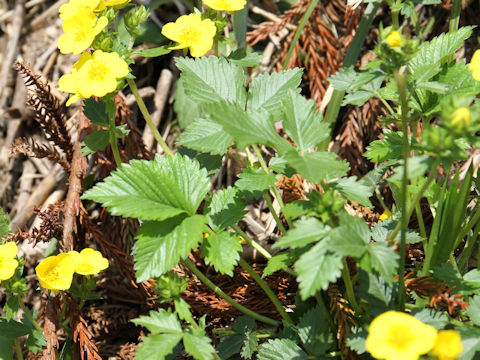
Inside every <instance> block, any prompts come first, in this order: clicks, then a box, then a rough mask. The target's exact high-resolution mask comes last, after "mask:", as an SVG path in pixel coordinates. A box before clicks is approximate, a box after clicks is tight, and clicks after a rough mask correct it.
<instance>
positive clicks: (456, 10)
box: [448, 0, 462, 32]
mask: <svg viewBox="0 0 480 360" xmlns="http://www.w3.org/2000/svg"><path fill="white" fill-rule="evenodd" d="M461 5H462V0H453V5H452V10H450V24H449V29H448V30H449V31H450V32H455V31H457V30H458V24H459V23H460V10H461Z"/></svg>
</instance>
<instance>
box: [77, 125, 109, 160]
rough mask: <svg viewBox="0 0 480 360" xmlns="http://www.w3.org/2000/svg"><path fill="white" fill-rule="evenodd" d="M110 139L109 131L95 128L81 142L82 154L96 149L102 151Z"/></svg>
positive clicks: (84, 154) (92, 152)
mask: <svg viewBox="0 0 480 360" xmlns="http://www.w3.org/2000/svg"><path fill="white" fill-rule="evenodd" d="M109 140H110V132H109V131H108V130H103V129H100V130H97V131H95V132H93V133H91V134H88V135H87V137H86V138H85V140H84V141H83V142H82V156H87V155H90V154H95V153H96V152H97V151H103V150H105V148H106V147H107V145H108V142H109Z"/></svg>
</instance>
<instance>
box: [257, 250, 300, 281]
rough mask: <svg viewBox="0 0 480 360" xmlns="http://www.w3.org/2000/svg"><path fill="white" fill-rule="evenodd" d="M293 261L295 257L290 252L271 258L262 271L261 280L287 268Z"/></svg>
mask: <svg viewBox="0 0 480 360" xmlns="http://www.w3.org/2000/svg"><path fill="white" fill-rule="evenodd" d="M294 261H295V255H294V254H293V253H291V252H281V253H278V254H276V255H274V256H272V257H271V258H270V259H269V260H268V264H267V266H266V267H265V269H263V273H262V278H264V277H266V276H269V275H271V274H273V273H274V272H277V271H279V270H282V269H285V268H288V267H289V266H290V265H291V264H292V263H293V262H294Z"/></svg>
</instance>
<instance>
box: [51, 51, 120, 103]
mask: <svg viewBox="0 0 480 360" xmlns="http://www.w3.org/2000/svg"><path fill="white" fill-rule="evenodd" d="M128 73H129V69H128V64H127V63H126V62H125V61H124V60H122V59H121V58H120V56H119V55H118V54H117V53H115V52H112V53H107V52H103V51H102V50H96V51H95V52H94V53H93V54H90V53H88V52H87V53H83V54H82V56H81V57H80V59H79V60H78V61H77V62H76V63H75V64H74V65H73V68H72V73H71V74H65V75H63V76H62V77H61V78H60V79H58V89H59V90H60V91H65V92H69V93H71V94H74V95H73V96H72V97H71V98H70V99H69V100H68V102H67V106H70V105H71V104H72V103H74V102H75V101H77V100H79V99H81V98H89V97H91V96H92V95H94V96H98V97H103V96H105V95H106V94H109V93H111V92H113V91H115V90H116V88H117V80H118V79H121V78H124V77H125V76H127V75H128Z"/></svg>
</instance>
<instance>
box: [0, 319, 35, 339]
mask: <svg viewBox="0 0 480 360" xmlns="http://www.w3.org/2000/svg"><path fill="white" fill-rule="evenodd" d="M30 330H31V329H30V328H29V327H28V326H27V325H25V324H23V323H21V322H18V321H15V320H9V321H7V319H4V318H0V334H2V335H1V336H3V337H7V338H11V339H14V338H17V337H20V336H23V335H27V334H29V333H30Z"/></svg>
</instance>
